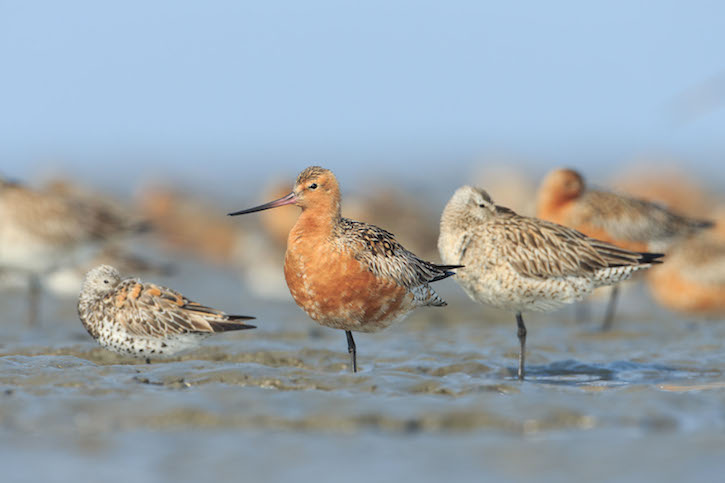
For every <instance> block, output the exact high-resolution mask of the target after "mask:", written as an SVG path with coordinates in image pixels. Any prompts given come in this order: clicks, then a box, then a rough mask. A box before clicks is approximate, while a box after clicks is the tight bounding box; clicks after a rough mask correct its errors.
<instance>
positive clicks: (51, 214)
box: [3, 185, 82, 244]
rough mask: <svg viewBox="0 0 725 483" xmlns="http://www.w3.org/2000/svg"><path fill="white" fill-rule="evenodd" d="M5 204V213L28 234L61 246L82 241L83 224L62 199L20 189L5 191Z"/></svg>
mask: <svg viewBox="0 0 725 483" xmlns="http://www.w3.org/2000/svg"><path fill="white" fill-rule="evenodd" d="M3 203H4V204H5V205H6V207H7V210H6V213H7V214H8V215H9V216H12V217H13V219H14V221H15V222H16V223H18V224H19V225H22V226H23V227H24V228H25V230H27V231H28V232H29V233H33V234H35V235H37V236H41V237H43V238H47V239H49V240H53V241H54V242H55V243H59V244H67V243H75V242H76V241H77V240H78V239H79V238H80V233H82V225H81V222H80V220H79V218H78V216H77V215H76V213H74V212H73V210H72V209H71V207H70V206H69V204H68V203H66V202H65V200H63V199H62V198H60V197H57V196H52V195H47V194H43V193H38V192H35V191H32V190H30V189H28V188H26V187H23V186H20V185H17V186H11V187H9V188H6V189H5V190H4V193H3Z"/></svg>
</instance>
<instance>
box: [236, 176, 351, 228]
mask: <svg viewBox="0 0 725 483" xmlns="http://www.w3.org/2000/svg"><path fill="white" fill-rule="evenodd" d="M285 205H296V206H299V207H300V208H302V211H303V212H304V211H307V210H309V211H312V212H314V213H315V214H320V215H327V216H330V217H332V218H340V186H339V185H338V184H337V179H336V178H335V175H334V174H332V171H330V170H329V169H325V168H321V167H319V166H310V167H309V168H306V169H305V170H304V171H302V172H301V173H300V174H299V176H297V181H296V182H295V186H294V189H293V190H292V192H291V193H290V194H288V195H286V196H283V197H282V198H279V199H277V200H274V201H270V202H269V203H265V204H263V205H259V206H255V207H254V208H249V209H247V210H241V211H235V212H234V213H229V216H236V215H244V214H247V213H254V212H256V211H262V210H268V209H270V208H277V207H279V206H285Z"/></svg>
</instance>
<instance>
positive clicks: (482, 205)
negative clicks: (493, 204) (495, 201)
mask: <svg viewBox="0 0 725 483" xmlns="http://www.w3.org/2000/svg"><path fill="white" fill-rule="evenodd" d="M478 206H479V207H481V208H485V207H486V205H484V204H483V203H479V205H478Z"/></svg>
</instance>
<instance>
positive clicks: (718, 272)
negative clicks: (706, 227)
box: [647, 235, 725, 317]
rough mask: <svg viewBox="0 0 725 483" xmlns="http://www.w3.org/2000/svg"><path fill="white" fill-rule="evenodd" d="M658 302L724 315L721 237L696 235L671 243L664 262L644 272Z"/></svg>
mask: <svg viewBox="0 0 725 483" xmlns="http://www.w3.org/2000/svg"><path fill="white" fill-rule="evenodd" d="M647 282H648V284H649V287H650V291H651V292H652V295H653V296H654V298H655V300H657V301H658V302H659V303H660V304H662V305H664V306H665V307H667V308H669V309H672V310H676V311H678V312H683V313H686V314H693V315H701V316H706V317H717V316H722V315H725V241H723V240H720V239H718V238H716V237H714V236H704V235H698V236H695V237H692V238H689V239H687V240H685V241H683V242H681V243H678V244H676V245H674V246H673V247H672V249H671V250H670V251H669V252H668V254H667V263H663V264H662V266H660V267H657V268H656V269H654V270H651V271H650V273H648V274H647Z"/></svg>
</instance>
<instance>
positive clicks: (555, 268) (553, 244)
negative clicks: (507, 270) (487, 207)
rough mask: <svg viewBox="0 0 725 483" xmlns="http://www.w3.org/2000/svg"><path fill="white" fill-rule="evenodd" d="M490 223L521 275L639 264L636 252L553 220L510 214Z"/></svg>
mask: <svg viewBox="0 0 725 483" xmlns="http://www.w3.org/2000/svg"><path fill="white" fill-rule="evenodd" d="M491 225H492V226H491V229H493V230H495V231H497V232H498V234H499V236H501V237H503V238H504V240H505V241H502V242H501V243H499V244H498V248H499V250H500V251H501V253H502V255H503V256H504V258H505V259H506V260H507V261H508V262H509V263H510V264H511V266H512V267H513V268H514V269H515V270H516V271H517V272H518V273H519V274H521V275H523V276H527V277H535V278H549V277H565V276H572V275H573V276H582V275H591V274H593V273H594V272H595V271H596V270H600V269H602V268H607V267H610V266H621V265H637V264H638V263H639V262H638V260H639V258H640V255H639V254H637V253H634V252H629V251H627V250H623V249H620V248H617V247H615V246H612V245H610V244H608V243H605V242H600V241H598V240H594V239H592V238H589V237H587V236H585V235H584V234H582V233H580V232H578V231H576V230H573V229H571V228H567V227H564V226H561V225H557V224H555V223H550V222H547V221H543V220H538V219H535V218H528V217H523V216H518V215H512V216H506V217H504V218H499V219H497V220H495V221H494V222H492V224H491Z"/></svg>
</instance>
